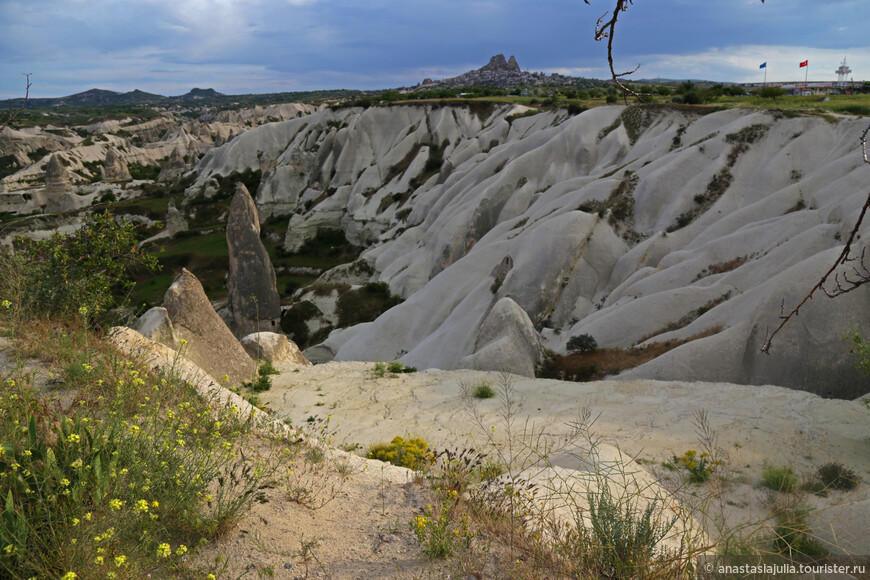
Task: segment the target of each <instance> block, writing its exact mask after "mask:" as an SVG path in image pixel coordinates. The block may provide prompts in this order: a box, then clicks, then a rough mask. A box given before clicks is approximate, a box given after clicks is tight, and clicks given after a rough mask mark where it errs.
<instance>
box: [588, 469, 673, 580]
mask: <svg viewBox="0 0 870 580" xmlns="http://www.w3.org/2000/svg"><path fill="white" fill-rule="evenodd" d="M587 498H588V501H589V520H590V523H591V527H592V536H593V538H594V542H595V543H596V544H598V547H599V548H600V562H599V567H600V572H601V573H602V575H603V576H605V577H608V578H634V577H635V574H637V573H638V572H641V571H643V570H645V569H647V567H648V565H649V563H650V562H651V561H652V560H653V559H654V558H655V556H656V553H657V544H658V543H659V542H660V541H661V540H662V539H663V538H664V537H665V536H666V535H667V534H668V532H669V531H670V530H671V528H672V527H673V526H674V524H675V523H676V520H677V518H676V517H674V518H673V519H672V520H671V521H670V522H657V521H654V518H653V514H654V513H655V511H656V505H657V502H656V501H655V500H653V501H651V502H650V503H649V504H648V505H647V507H646V509H645V510H644V511H643V513H642V514H640V513H638V511H637V509H636V507H637V506H636V505H633V504H631V503H628V504H626V502H625V501H624V500H620V499H618V498H615V497H613V494H612V492H611V491H610V488H609V486H608V485H607V484H605V485H603V486H602V487H601V489H600V490H599V492H598V493H591V492H590V493H589V494H588V495H587Z"/></svg>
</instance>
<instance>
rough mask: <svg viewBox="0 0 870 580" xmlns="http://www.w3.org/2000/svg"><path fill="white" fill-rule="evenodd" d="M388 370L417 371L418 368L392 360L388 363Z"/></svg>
mask: <svg viewBox="0 0 870 580" xmlns="http://www.w3.org/2000/svg"><path fill="white" fill-rule="evenodd" d="M387 370H388V371H390V372H391V373H394V374H396V373H416V372H417V369H416V368H414V367H406V366H405V365H404V364H402V363H400V362H399V361H397V360H394V361H392V362H390V364H388V365H387Z"/></svg>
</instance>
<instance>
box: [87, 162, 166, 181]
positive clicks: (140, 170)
mask: <svg viewBox="0 0 870 580" xmlns="http://www.w3.org/2000/svg"><path fill="white" fill-rule="evenodd" d="M127 169H128V170H129V171H130V177H132V178H133V179H136V180H147V181H156V180H157V178H158V177H159V176H160V166H159V165H141V164H139V163H128V164H127ZM97 175H99V173H98V174H97Z"/></svg>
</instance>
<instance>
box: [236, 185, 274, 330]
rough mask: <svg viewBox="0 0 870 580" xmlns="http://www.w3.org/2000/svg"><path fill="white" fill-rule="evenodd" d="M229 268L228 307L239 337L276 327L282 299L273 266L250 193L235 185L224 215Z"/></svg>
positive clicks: (243, 187) (241, 186)
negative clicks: (261, 234) (234, 190)
mask: <svg viewBox="0 0 870 580" xmlns="http://www.w3.org/2000/svg"><path fill="white" fill-rule="evenodd" d="M227 246H228V247H229V258H230V269H229V273H228V274H227V292H228V294H229V297H228V300H229V303H228V305H227V306H228V307H229V309H230V312H232V316H233V320H234V321H235V331H236V333H237V334H238V335H239V336H245V335H247V334H250V333H252V332H258V331H271V332H274V331H276V330H277V329H278V327H279V326H278V325H279V323H280V320H281V301H280V297H279V295H278V288H277V279H276V276H275V269H274V268H273V267H272V262H271V260H270V259H269V253H268V252H267V251H266V248H265V246H263V242H262V241H261V240H260V218H259V215H258V213H257V206H255V205H254V200H253V199H251V194H250V193H248V189H247V188H246V187H245V186H244V185H243V184H241V183H240V184H238V186H237V187H236V193H235V195H234V196H233V201H232V203H231V204H230V214H229V217H228V218H227Z"/></svg>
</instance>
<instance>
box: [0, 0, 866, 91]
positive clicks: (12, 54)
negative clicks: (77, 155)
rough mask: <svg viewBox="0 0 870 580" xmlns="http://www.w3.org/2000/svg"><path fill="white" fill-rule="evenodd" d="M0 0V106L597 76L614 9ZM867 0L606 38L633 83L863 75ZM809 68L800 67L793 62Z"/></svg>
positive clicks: (662, 5) (707, 16)
mask: <svg viewBox="0 0 870 580" xmlns="http://www.w3.org/2000/svg"><path fill="white" fill-rule="evenodd" d="M590 2H591V5H586V4H584V2H583V1H582V0H536V1H534V2H532V1H528V0H426V1H424V0H0V99H4V98H10V97H20V96H23V92H24V83H25V77H24V76H23V73H32V76H31V81H32V83H33V86H32V89H31V95H32V96H34V97H57V96H64V95H69V94H73V93H77V92H81V91H85V90H88V89H92V88H100V89H107V90H114V91H120V92H126V91H131V90H133V89H140V90H143V91H147V92H151V93H157V94H162V95H179V94H183V93H186V92H187V91H188V90H190V89H191V88H193V87H199V88H214V89H215V90H217V91H220V92H222V93H226V94H242V93H269V92H283V91H305V90H316V89H383V88H392V87H399V86H412V85H415V84H417V83H418V82H420V81H422V80H423V79H424V78H427V77H428V78H432V79H439V78H447V77H450V76H456V75H458V74H461V73H463V72H466V71H468V70H471V69H476V68H480V67H481V66H483V65H484V64H486V63H487V62H488V61H489V58H490V57H491V56H493V55H495V54H499V53H503V54H504V55H505V56H506V57H509V56H511V55H514V56H516V59H517V61H518V62H519V65H520V67H521V68H522V69H523V70H530V71H542V72H546V73H552V72H559V73H562V74H568V75H572V76H583V77H593V78H609V76H610V75H609V71H608V69H607V52H606V45H605V43H604V42H596V41H595V40H594V38H593V37H594V29H595V22H596V20H597V19H598V18H599V17H600V16H602V15H603V14H605V13H606V12H608V11H612V10H613V6H614V4H615V0H590ZM868 29H870V3H868V1H867V0H787V1H786V0H767V2H766V3H764V4H762V2H761V1H760V0H634V4H633V5H632V6H630V7H629V10H628V11H627V12H624V13H622V14H621V15H620V20H619V24H618V26H617V30H616V35H615V37H614V44H615V57H616V67H617V68H618V69H620V72H621V71H622V70H628V69H633V68H634V67H635V66H637V65H640V69H639V70H638V71H637V73H635V74H634V75H633V78H636V79H644V78H672V79H685V78H692V79H708V80H714V81H724V82H753V81H757V82H760V81H761V80H762V79H763V78H764V77H763V74H764V71H763V70H761V69H759V65H761V63H762V62H767V69H766V70H767V81H769V82H770V81H795V80H798V81H801V80H803V79H804V76H805V72H807V73H808V75H809V79H810V80H817V81H832V80H836V75H835V73H834V71H835V70H836V68H837V67H838V66H839V64H840V61H842V60H843V58H844V57H846V58H847V59H848V64H849V66H850V67H851V68H852V70H853V71H854V72H853V74H852V75H851V76H852V77H853V78H854V80H856V81H863V80H870V35H868V34H867V31H868ZM805 60H808V61H809V68H808V70H807V69H800V68H799V67H798V64H799V63H800V62H801V61H805Z"/></svg>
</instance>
